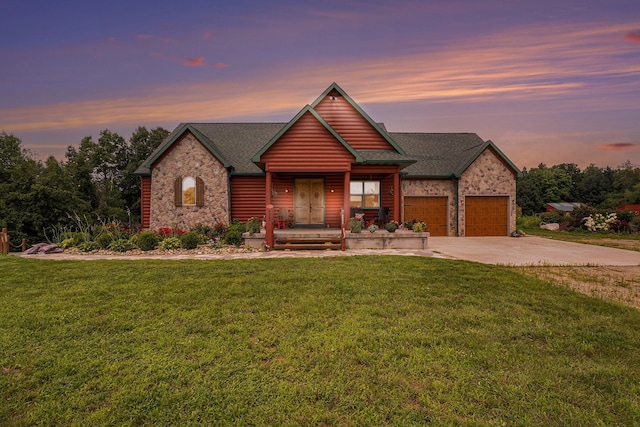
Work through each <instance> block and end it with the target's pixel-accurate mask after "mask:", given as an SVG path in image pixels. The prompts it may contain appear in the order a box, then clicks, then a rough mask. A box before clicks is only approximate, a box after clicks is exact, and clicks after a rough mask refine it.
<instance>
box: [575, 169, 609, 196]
mask: <svg viewBox="0 0 640 427" xmlns="http://www.w3.org/2000/svg"><path fill="white" fill-rule="evenodd" d="M612 175H613V171H612V170H611V168H605V169H600V168H598V167H596V166H595V165H593V164H592V165H589V166H587V168H585V170H584V171H583V172H582V179H581V181H580V183H579V185H578V189H577V192H578V194H579V196H580V201H581V202H583V203H588V204H590V205H592V206H598V205H600V204H601V203H602V202H604V200H605V199H606V198H607V195H609V194H610V193H612V192H613V185H612Z"/></svg>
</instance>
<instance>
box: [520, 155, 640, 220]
mask: <svg viewBox="0 0 640 427" xmlns="http://www.w3.org/2000/svg"><path fill="white" fill-rule="evenodd" d="M516 192H517V194H516V198H517V203H518V206H520V207H521V208H522V213H523V215H533V214H535V213H539V212H544V211H545V208H546V204H547V203H556V202H580V203H585V204H588V205H590V206H592V207H594V208H599V209H607V210H615V209H616V208H617V207H619V206H622V205H625V204H635V203H640V168H638V167H635V166H633V165H632V164H631V162H630V161H627V162H626V163H624V164H623V165H621V166H619V167H617V168H615V169H613V168H611V167H609V166H607V167H597V166H594V165H589V166H587V167H586V168H585V169H584V170H580V168H579V167H578V165H576V164H575V163H562V164H559V165H555V166H551V167H547V166H546V165H545V164H544V163H540V164H539V165H538V167H537V168H531V169H530V170H527V169H526V168H525V169H524V171H523V172H522V177H521V178H520V179H518V183H517V190H516Z"/></svg>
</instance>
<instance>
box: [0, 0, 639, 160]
mask: <svg viewBox="0 0 640 427" xmlns="http://www.w3.org/2000/svg"><path fill="white" fill-rule="evenodd" d="M0 17H2V24H1V25H0V61H1V62H0V64H1V65H0V131H5V132H7V133H11V134H14V135H16V136H17V137H19V138H20V139H21V140H22V142H23V147H24V148H27V149H29V150H31V152H32V153H33V154H34V155H35V156H36V157H38V158H44V157H46V156H49V155H55V156H56V157H58V158H60V159H62V158H63V156H64V153H65V151H66V147H67V146H69V145H74V146H77V145H79V143H80V141H81V140H82V138H83V137H85V136H89V135H92V136H93V137H94V139H96V140H97V137H98V134H99V132H100V131H101V130H103V129H110V130H111V131H114V132H118V133H119V134H120V135H122V136H124V137H125V138H127V139H128V138H129V137H130V136H131V133H132V132H133V130H134V129H135V128H136V127H138V126H146V127H147V128H153V127H156V126H162V127H164V128H166V129H168V130H173V128H174V127H175V126H176V125H177V124H178V123H180V122H264V121H284V122H286V121H289V120H290V119H291V118H293V116H294V115H295V114H296V113H297V112H298V111H299V110H300V109H302V108H303V107H304V106H305V104H308V103H311V102H313V101H314V100H315V98H316V97H317V96H318V95H319V94H320V93H321V92H322V91H323V90H324V89H326V88H327V87H328V86H329V85H330V84H331V83H332V82H336V83H338V84H339V85H340V86H341V87H342V88H343V89H344V90H345V91H346V92H347V93H348V94H349V95H350V96H351V97H352V98H353V99H354V100H355V101H356V102H357V103H359V104H360V106H362V107H363V109H364V110H365V111H366V112H367V113H368V114H369V115H370V116H371V117H372V118H373V119H374V120H376V121H379V122H384V124H385V125H386V127H387V129H388V130H390V131H394V132H475V133H477V134H478V135H480V137H481V138H482V139H484V140H488V139H490V140H492V141H493V142H494V143H496V144H497V145H498V147H500V148H501V149H502V151H503V152H504V153H505V154H506V155H507V156H508V157H509V158H511V160H513V162H514V163H515V164H516V165H517V166H518V167H520V168H522V167H527V168H531V167H535V166H537V165H538V163H540V162H544V163H546V164H547V165H554V164H558V163H564V162H570V163H578V165H579V166H580V167H585V166H587V165H589V164H591V163H593V164H596V165H598V166H612V167H617V166H619V165H621V164H622V163H624V162H625V161H627V160H630V161H631V163H632V164H634V165H636V166H640V1H639V0H535V1H534V0H522V1H520V0H501V1H499V0H488V1H476V0H438V1H429V0H425V1H417V0H416V1H410V0H393V1H391V0H389V1H376V0H369V1H365V0H335V1H318V0H316V1H305V0H295V1H278V0H272V1H268V2H266V1H265V2H262V1H249V0H233V1H204V0H198V1H195V0H194V1H192V0H182V1H180V2H177V1H176V2H170V1H138V0H109V1H104V0H99V1H94V0H85V1H72V0H59V1H51V0H42V1H33V0H0Z"/></svg>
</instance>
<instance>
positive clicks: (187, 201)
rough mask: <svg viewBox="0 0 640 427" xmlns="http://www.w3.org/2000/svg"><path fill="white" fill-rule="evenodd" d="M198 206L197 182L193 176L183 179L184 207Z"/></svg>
mask: <svg viewBox="0 0 640 427" xmlns="http://www.w3.org/2000/svg"><path fill="white" fill-rule="evenodd" d="M195 205H196V180H195V178H194V177H192V176H188V177H186V178H183V179H182V206H195Z"/></svg>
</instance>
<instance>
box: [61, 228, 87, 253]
mask: <svg viewBox="0 0 640 427" xmlns="http://www.w3.org/2000/svg"><path fill="white" fill-rule="evenodd" d="M60 239H61V242H60V244H59V245H58V246H60V247H61V248H63V249H67V248H74V247H76V246H78V245H79V244H80V243H83V242H90V241H91V235H90V234H89V233H81V232H70V231H68V232H65V233H62V234H60ZM63 245H64V246H63Z"/></svg>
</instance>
